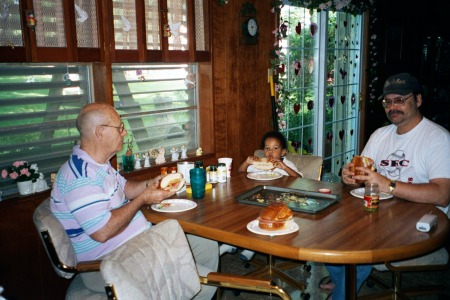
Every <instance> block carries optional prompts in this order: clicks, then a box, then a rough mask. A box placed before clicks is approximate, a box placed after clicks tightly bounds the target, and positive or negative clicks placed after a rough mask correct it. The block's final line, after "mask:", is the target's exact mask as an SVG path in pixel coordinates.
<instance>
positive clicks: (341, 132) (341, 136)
mask: <svg viewBox="0 0 450 300" xmlns="http://www.w3.org/2000/svg"><path fill="white" fill-rule="evenodd" d="M344 133H345V131H344V129H342V130H339V138H340V139H341V141H342V139H343V138H344Z"/></svg>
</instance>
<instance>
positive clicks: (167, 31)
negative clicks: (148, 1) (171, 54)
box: [161, 9, 172, 38]
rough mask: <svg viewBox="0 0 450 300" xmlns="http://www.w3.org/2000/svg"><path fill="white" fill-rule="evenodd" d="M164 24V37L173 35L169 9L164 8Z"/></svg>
mask: <svg viewBox="0 0 450 300" xmlns="http://www.w3.org/2000/svg"><path fill="white" fill-rule="evenodd" d="M161 12H162V25H163V37H167V38H168V37H171V36H172V33H171V32H170V25H169V21H168V20H167V13H168V12H169V10H168V9H162V10H161Z"/></svg>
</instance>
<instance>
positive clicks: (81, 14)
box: [75, 3, 89, 23]
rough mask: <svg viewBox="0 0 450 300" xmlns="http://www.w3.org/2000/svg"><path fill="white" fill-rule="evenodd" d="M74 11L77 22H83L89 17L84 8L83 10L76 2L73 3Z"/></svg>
mask: <svg viewBox="0 0 450 300" xmlns="http://www.w3.org/2000/svg"><path fill="white" fill-rule="evenodd" d="M75 11H76V13H77V15H78V18H77V21H78V22H80V23H84V22H85V21H86V20H87V19H88V18H89V15H88V13H87V12H86V11H85V10H83V9H82V8H81V7H79V6H78V5H77V4H76V3H75Z"/></svg>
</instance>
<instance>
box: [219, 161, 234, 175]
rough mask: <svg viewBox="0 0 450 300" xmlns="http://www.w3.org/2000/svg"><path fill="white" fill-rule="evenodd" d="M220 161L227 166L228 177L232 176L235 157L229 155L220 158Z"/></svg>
mask: <svg viewBox="0 0 450 300" xmlns="http://www.w3.org/2000/svg"><path fill="white" fill-rule="evenodd" d="M219 163H224V164H225V166H226V167H227V177H231V168H232V164H233V159H232V158H229V157H221V158H219Z"/></svg>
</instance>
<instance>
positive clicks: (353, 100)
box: [351, 93, 356, 105]
mask: <svg viewBox="0 0 450 300" xmlns="http://www.w3.org/2000/svg"><path fill="white" fill-rule="evenodd" d="M351 102H352V105H355V103H356V95H355V93H353V94H352V98H351Z"/></svg>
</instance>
